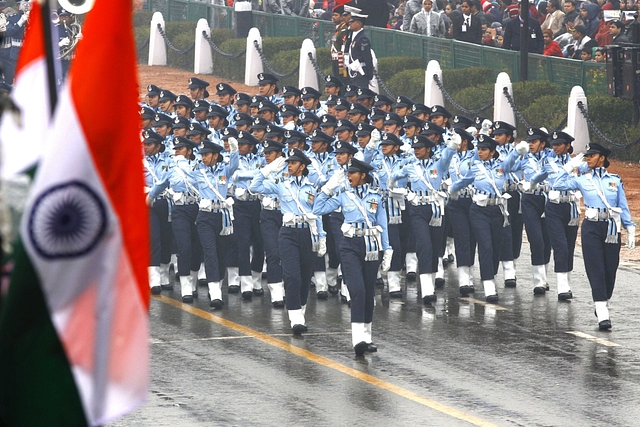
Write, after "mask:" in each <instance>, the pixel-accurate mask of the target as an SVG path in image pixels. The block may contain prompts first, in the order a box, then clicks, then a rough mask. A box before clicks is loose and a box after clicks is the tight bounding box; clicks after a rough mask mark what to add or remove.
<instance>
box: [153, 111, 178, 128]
mask: <svg viewBox="0 0 640 427" xmlns="http://www.w3.org/2000/svg"><path fill="white" fill-rule="evenodd" d="M153 121H154V122H155V126H162V125H167V126H169V127H171V126H172V125H173V119H172V118H171V117H170V116H169V115H167V114H165V113H156V116H155V117H154V118H153Z"/></svg>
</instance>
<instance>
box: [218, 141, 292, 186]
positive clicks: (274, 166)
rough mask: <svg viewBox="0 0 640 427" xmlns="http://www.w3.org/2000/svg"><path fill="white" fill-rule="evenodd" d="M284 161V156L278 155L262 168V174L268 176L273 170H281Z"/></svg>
mask: <svg viewBox="0 0 640 427" xmlns="http://www.w3.org/2000/svg"><path fill="white" fill-rule="evenodd" d="M229 139H231V138H229ZM284 163H285V159H284V157H278V158H277V159H275V160H274V161H273V162H271V163H269V164H268V165H266V166H265V167H263V168H262V169H260V173H262V175H263V176H264V177H265V178H266V177H268V176H269V175H271V174H272V173H273V172H278V171H279V170H281V169H282V167H283V166H284Z"/></svg>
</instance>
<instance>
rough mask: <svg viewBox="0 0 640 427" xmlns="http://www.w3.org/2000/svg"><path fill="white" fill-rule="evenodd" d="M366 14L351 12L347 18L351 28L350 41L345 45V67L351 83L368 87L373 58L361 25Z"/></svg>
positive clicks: (371, 76)
mask: <svg viewBox="0 0 640 427" xmlns="http://www.w3.org/2000/svg"><path fill="white" fill-rule="evenodd" d="M366 20H367V15H361V14H359V13H352V14H351V19H350V20H349V28H350V29H351V31H352V32H353V33H352V37H351V42H350V43H349V45H348V46H346V51H345V56H348V61H347V60H346V59H345V67H346V68H347V71H348V74H349V79H350V81H351V83H352V84H354V85H356V86H361V87H369V80H371V79H372V78H373V58H372V56H371V42H370V41H369V38H368V37H367V35H366V34H365V33H364V30H363V27H364V23H365V22H366Z"/></svg>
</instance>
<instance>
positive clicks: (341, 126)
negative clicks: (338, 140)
mask: <svg viewBox="0 0 640 427" xmlns="http://www.w3.org/2000/svg"><path fill="white" fill-rule="evenodd" d="M336 126H337V127H336V132H342V131H343V130H348V131H351V132H355V131H356V130H357V129H358V128H357V127H356V125H354V124H353V123H351V122H350V121H349V120H338V121H337V123H336Z"/></svg>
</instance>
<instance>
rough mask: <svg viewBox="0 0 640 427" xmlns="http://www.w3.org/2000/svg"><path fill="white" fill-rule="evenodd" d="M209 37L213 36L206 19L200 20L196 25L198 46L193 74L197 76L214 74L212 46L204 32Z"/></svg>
mask: <svg viewBox="0 0 640 427" xmlns="http://www.w3.org/2000/svg"><path fill="white" fill-rule="evenodd" d="M203 31H204V32H205V33H206V34H207V36H211V29H210V28H209V23H208V22H207V20H206V19H204V18H202V19H200V20H198V24H197V25H196V46H195V49H194V56H193V72H194V73H195V74H211V73H213V57H212V56H211V46H209V42H207V40H205V38H204V36H203V35H202V32H203Z"/></svg>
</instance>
